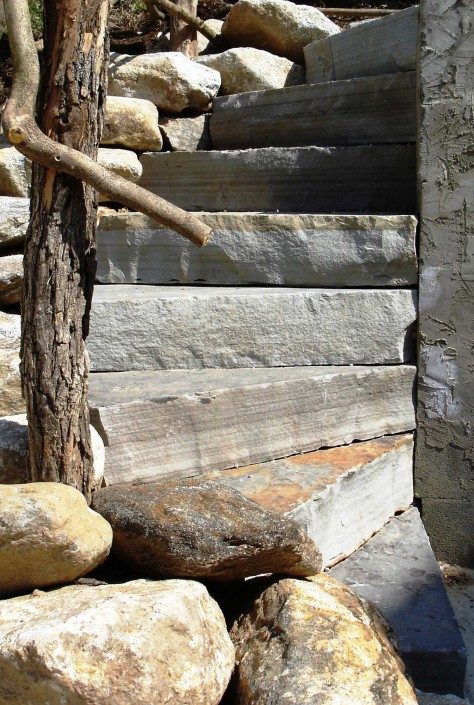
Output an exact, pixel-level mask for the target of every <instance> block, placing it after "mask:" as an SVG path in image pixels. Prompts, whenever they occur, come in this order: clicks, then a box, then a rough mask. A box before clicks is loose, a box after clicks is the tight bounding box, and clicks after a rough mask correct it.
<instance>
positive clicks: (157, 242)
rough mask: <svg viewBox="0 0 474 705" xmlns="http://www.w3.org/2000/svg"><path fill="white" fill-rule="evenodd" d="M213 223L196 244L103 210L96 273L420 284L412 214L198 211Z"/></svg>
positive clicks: (150, 278)
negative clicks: (202, 241)
mask: <svg viewBox="0 0 474 705" xmlns="http://www.w3.org/2000/svg"><path fill="white" fill-rule="evenodd" d="M199 217H200V218H201V219H202V220H204V221H205V222H206V223H208V224H209V225H210V226H211V227H212V229H213V233H214V234H213V236H212V238H211V241H210V242H209V243H208V245H206V247H202V248H198V247H195V246H194V245H192V244H191V243H188V242H187V241H186V240H185V239H184V238H182V237H179V236H177V235H176V234H175V233H174V232H172V231H171V230H167V229H164V228H161V227H160V226H159V225H158V224H157V223H155V222H154V221H152V220H150V218H147V217H146V216H144V215H142V214H141V213H113V212H109V213H107V214H105V213H104V214H103V215H102V217H101V219H100V225H99V230H98V234H97V237H98V250H97V258H98V268H97V279H98V280H99V281H100V282H102V283H104V284H174V283H180V284H211V285H217V286H223V285H233V286H236V285H243V284H244V285H245V284H278V285H280V286H333V287H336V286H343V287H348V286H376V287H382V286H407V285H408V286H410V285H415V284H416V283H417V260H416V250H415V241H416V218H414V217H413V216H398V215H394V216H363V215H360V216H359V215H285V214H281V213H263V214H262V213H200V214H199Z"/></svg>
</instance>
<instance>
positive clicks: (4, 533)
mask: <svg viewBox="0 0 474 705" xmlns="http://www.w3.org/2000/svg"><path fill="white" fill-rule="evenodd" d="M0 506H1V507H2V514H1V522H0V595H5V594H8V593H13V592H20V591H23V592H24V591H28V590H32V589H34V588H39V587H46V586H49V585H57V584H58V583H66V582H69V581H71V580H74V579H75V578H78V577H80V576H81V575H84V574H85V573H88V572H89V571H91V570H92V569H93V568H95V567H96V566H98V565H100V564H101V563H102V562H103V561H104V560H105V558H106V557H107V555H108V553H109V551H110V547H111V545H112V529H111V528H110V526H109V524H108V523H107V522H106V521H105V519H103V518H102V517H101V516H99V515H98V514H97V513H96V512H93V511H92V510H91V509H89V507H88V506H87V504H86V500H85V498H84V497H83V495H82V494H81V493H80V492H78V491H77V490H76V489H74V488H73V487H68V486H67V485H62V484H60V483H53V482H33V483H30V484H21V485H0ZM0 680H1V679H0Z"/></svg>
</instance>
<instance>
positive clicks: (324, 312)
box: [88, 284, 416, 372]
mask: <svg viewBox="0 0 474 705" xmlns="http://www.w3.org/2000/svg"><path fill="white" fill-rule="evenodd" d="M415 319H416V292H415V291H414V290H411V289H296V288H295V289H287V288H278V287H274V288H271V287H266V288H262V287H225V288H223V287H177V286H160V287H158V286H156V287H153V286H139V285H136V286H134V285H127V284H117V285H113V284H111V285H104V286H98V287H97V288H96V290H95V294H94V299H93V302H92V316H91V329H90V336H89V338H88V349H89V353H90V357H91V363H92V369H93V370H95V371H97V372H110V371H112V372H120V371H127V370H147V369H148V370H153V369H154V370H156V369H200V368H203V367H209V368H229V367H230V368H235V367H285V366H296V365H349V364H356V365H357V364H359V365H364V364H367V365H375V364H396V363H400V362H406V361H409V360H410V359H411V358H412V324H413V322H414V321H415Z"/></svg>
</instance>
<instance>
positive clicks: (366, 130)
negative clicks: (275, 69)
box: [210, 71, 416, 149]
mask: <svg viewBox="0 0 474 705" xmlns="http://www.w3.org/2000/svg"><path fill="white" fill-rule="evenodd" d="M210 128H211V137H212V143H213V146H214V149H236V148H246V147H247V148H249V147H270V146H273V147H292V146H308V145H351V144H376V143H390V142H394V143H397V142H398V143H400V142H415V140H416V75H415V72H414V71H411V72H407V73H397V74H389V75H382V76H369V77H362V78H354V79H346V80H341V81H331V82H327V83H316V84H311V85H302V86H289V87H287V88H281V89H272V90H266V91H254V92H250V93H237V94H235V95H230V96H222V97H220V98H217V99H216V100H215V101H214V105H213V112H212V114H211V120H210Z"/></svg>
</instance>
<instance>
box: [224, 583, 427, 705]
mask: <svg viewBox="0 0 474 705" xmlns="http://www.w3.org/2000/svg"><path fill="white" fill-rule="evenodd" d="M231 636H232V640H233V641H234V644H235V647H236V660H237V667H236V677H235V689H236V696H237V697H236V702H238V703H241V704H242V705H251V704H252V703H272V705H302V703H304V705H319V704H320V703H323V702H324V704H325V705H341V704H342V703H350V705H416V704H417V700H416V696H415V693H414V691H413V689H412V687H411V685H410V684H409V682H408V681H407V679H406V678H405V675H404V672H403V665H402V663H401V661H400V659H399V657H398V655H397V654H396V652H395V650H394V648H393V646H392V644H391V643H390V640H389V638H388V636H387V634H386V632H385V626H384V623H383V621H382V620H381V619H380V617H379V615H378V614H377V612H376V611H375V610H374V609H373V607H371V606H370V605H369V604H368V603H366V602H365V601H362V600H360V599H359V598H358V597H357V596H356V595H355V594H354V593H353V592H351V591H350V590H349V589H348V588H346V587H345V586H343V585H341V584H340V583H338V582H336V581H335V580H333V579H331V578H330V577H328V576H327V575H323V574H322V575H318V576H315V577H314V578H311V580H308V581H305V580H291V579H286V580H280V581H278V582H275V583H274V584H273V585H271V586H270V587H268V588H267V589H266V590H265V591H264V592H263V593H262V594H261V595H260V596H259V597H258V598H257V600H256V601H255V602H254V604H253V606H252V608H251V609H250V611H249V612H248V614H245V615H244V616H243V617H242V618H241V619H240V620H239V621H238V622H237V623H236V624H234V626H233V627H232V630H231Z"/></svg>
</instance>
